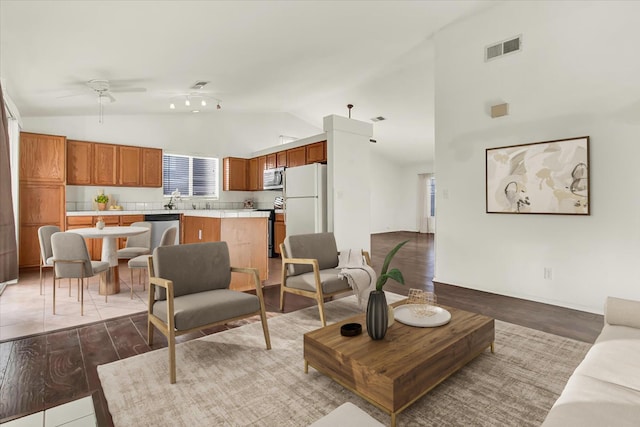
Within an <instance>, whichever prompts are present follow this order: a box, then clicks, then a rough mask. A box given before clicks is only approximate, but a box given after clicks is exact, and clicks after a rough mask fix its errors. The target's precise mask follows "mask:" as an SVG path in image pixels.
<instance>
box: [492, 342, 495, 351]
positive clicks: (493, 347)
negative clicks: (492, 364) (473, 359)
mask: <svg viewBox="0 0 640 427" xmlns="http://www.w3.org/2000/svg"><path fill="white" fill-rule="evenodd" d="M493 350H494V347H493V341H491V353H495V351H493Z"/></svg>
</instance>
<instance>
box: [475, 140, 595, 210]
mask: <svg viewBox="0 0 640 427" xmlns="http://www.w3.org/2000/svg"><path fill="white" fill-rule="evenodd" d="M486 162H487V165H486V179H487V213H515V214H562V215H589V208H590V205H589V137H588V136H583V137H579V138H571V139H561V140H557V141H545V142H536V143H532V144H522V145H512V146H508V147H497V148H487V150H486Z"/></svg>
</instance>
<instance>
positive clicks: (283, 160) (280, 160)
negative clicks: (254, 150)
mask: <svg viewBox="0 0 640 427" xmlns="http://www.w3.org/2000/svg"><path fill="white" fill-rule="evenodd" d="M276 167H277V168H284V167H287V152H286V151H278V152H277V153H276Z"/></svg>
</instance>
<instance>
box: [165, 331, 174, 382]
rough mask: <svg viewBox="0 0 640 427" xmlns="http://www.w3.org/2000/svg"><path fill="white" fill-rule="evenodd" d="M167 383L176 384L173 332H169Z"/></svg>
mask: <svg viewBox="0 0 640 427" xmlns="http://www.w3.org/2000/svg"><path fill="white" fill-rule="evenodd" d="M167 338H168V341H169V383H171V384H175V383H176V336H175V333H174V331H173V330H170V331H169V336H168V337H167Z"/></svg>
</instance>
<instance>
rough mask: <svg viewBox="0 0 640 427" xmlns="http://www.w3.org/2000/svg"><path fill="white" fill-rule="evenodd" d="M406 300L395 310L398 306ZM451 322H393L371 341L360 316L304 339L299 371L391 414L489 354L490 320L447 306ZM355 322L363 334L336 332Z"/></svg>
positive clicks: (307, 334)
mask: <svg viewBox="0 0 640 427" xmlns="http://www.w3.org/2000/svg"><path fill="white" fill-rule="evenodd" d="M405 301H406V300H404V301H400V302H398V303H396V304H393V305H394V306H395V305H400V304H403V303H404V302H405ZM443 308H445V309H446V310H448V311H449V312H450V313H451V321H450V322H449V323H448V324H446V325H444V326H439V327H436V328H417V327H413V326H407V325H404V324H402V323H400V322H397V321H396V322H395V323H394V324H393V325H392V326H391V327H390V328H389V329H388V330H387V334H386V336H385V337H384V339H382V340H379V341H374V340H372V339H371V338H369V335H368V334H367V332H366V321H365V315H364V313H363V314H359V315H357V316H353V317H350V318H348V319H345V320H343V321H341V322H338V323H335V324H333V325H329V326H326V327H324V328H321V329H317V330H315V331H312V332H308V333H306V334H305V335H304V370H305V373H307V372H308V370H309V365H311V366H312V367H313V368H315V369H316V370H318V371H319V372H322V373H323V374H325V375H327V376H328V377H330V378H332V379H333V380H335V381H336V382H338V383H340V384H341V385H342V386H344V387H346V388H348V389H349V390H351V391H353V392H354V393H356V394H357V395H359V396H361V397H362V398H364V399H366V400H368V401H369V402H371V403H372V404H374V405H376V406H377V407H379V408H380V409H382V410H383V411H385V412H387V413H388V414H390V415H391V426H392V427H394V426H395V425H396V415H397V414H399V413H400V412H402V411H403V410H404V409H406V408H407V407H409V406H410V405H411V404H412V403H414V402H415V401H416V400H418V399H419V398H421V397H422V396H424V395H425V394H426V393H427V392H429V391H430V390H431V389H433V388H434V387H435V386H437V385H438V384H440V383H441V382H442V381H444V380H445V379H446V378H447V377H449V376H450V375H451V374H453V373H454V372H456V371H457V370H458V369H460V368H462V367H463V366H464V365H466V364H467V363H468V362H470V361H471V360H473V359H474V358H475V357H476V356H478V355H479V354H480V353H482V352H483V351H485V350H486V349H487V348H490V349H491V352H492V353H493V342H494V337H495V329H494V319H492V318H490V317H487V316H483V315H480V314H475V313H470V312H468V311H463V310H458V309H456V308H452V307H444V306H443ZM352 322H356V323H360V324H361V325H362V329H363V331H362V334H361V335H358V336H356V337H343V336H342V335H340V327H341V326H342V325H344V324H345V323H352Z"/></svg>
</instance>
